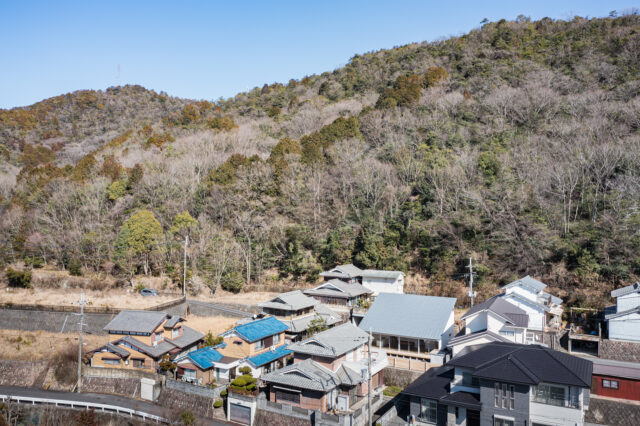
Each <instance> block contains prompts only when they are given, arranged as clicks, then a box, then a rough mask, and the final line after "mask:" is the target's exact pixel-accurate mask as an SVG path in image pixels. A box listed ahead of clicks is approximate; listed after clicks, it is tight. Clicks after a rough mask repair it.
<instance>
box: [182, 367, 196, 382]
mask: <svg viewBox="0 0 640 426" xmlns="http://www.w3.org/2000/svg"><path fill="white" fill-rule="evenodd" d="M182 376H183V377H186V378H187V380H189V381H193V380H195V379H196V370H194V369H192V368H185V369H184V374H183V375H182Z"/></svg>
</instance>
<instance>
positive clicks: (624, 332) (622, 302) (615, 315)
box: [605, 282, 640, 341]
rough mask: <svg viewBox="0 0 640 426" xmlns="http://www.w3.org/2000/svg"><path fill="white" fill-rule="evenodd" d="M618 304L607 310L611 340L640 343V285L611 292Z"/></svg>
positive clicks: (606, 319) (606, 318)
mask: <svg viewBox="0 0 640 426" xmlns="http://www.w3.org/2000/svg"><path fill="white" fill-rule="evenodd" d="M611 297H613V298H615V299H616V304H615V305H612V306H609V307H607V308H606V309H605V321H606V322H607V329H608V331H609V339H613V340H633V341H640V283H637V282H636V283H635V284H632V285H629V286H626V287H622V288H618V289H616V290H613V291H612V292H611Z"/></svg>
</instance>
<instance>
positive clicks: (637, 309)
mask: <svg viewBox="0 0 640 426" xmlns="http://www.w3.org/2000/svg"><path fill="white" fill-rule="evenodd" d="M635 313H640V306H636V307H635V308H631V309H627V310H626V311H620V312H617V311H616V312H614V313H611V314H608V315H605V316H604V319H605V320H607V321H609V320H611V319H615V318H620V317H624V316H627V315H630V314H635Z"/></svg>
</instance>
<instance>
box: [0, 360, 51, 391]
mask: <svg viewBox="0 0 640 426" xmlns="http://www.w3.org/2000/svg"><path fill="white" fill-rule="evenodd" d="M47 370H48V362H47V361H36V362H30V361H13V360H2V361H0V384H2V385H5V386H23V387H31V386H34V385H39V383H36V382H38V381H41V380H38V379H42V378H43V376H44V375H45V374H46V372H47Z"/></svg>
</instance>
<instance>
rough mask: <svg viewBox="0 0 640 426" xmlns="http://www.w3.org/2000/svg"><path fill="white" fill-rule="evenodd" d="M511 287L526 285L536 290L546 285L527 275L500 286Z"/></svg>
mask: <svg viewBox="0 0 640 426" xmlns="http://www.w3.org/2000/svg"><path fill="white" fill-rule="evenodd" d="M511 287H527V288H530V289H532V290H534V291H536V292H538V291H542V290H544V289H545V288H547V285H546V284H545V283H543V282H540V281H538V280H536V279H535V278H532V277H531V276H529V275H527V276H526V277H523V278H520V279H519V280H515V281H514V282H512V283H509V284H507V285H505V286H504V287H502V288H503V289H507V288H511Z"/></svg>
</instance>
